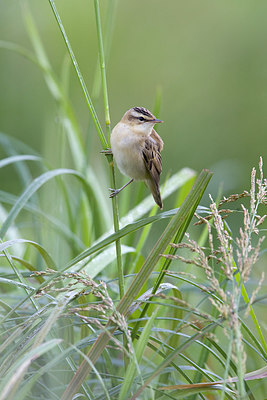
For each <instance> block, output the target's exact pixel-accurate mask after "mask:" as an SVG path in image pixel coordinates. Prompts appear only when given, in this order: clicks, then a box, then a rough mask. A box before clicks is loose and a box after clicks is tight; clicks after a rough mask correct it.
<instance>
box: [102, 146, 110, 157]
mask: <svg viewBox="0 0 267 400" xmlns="http://www.w3.org/2000/svg"><path fill="white" fill-rule="evenodd" d="M100 153H101V154H104V155H105V156H107V155H111V154H113V153H112V150H111V149H109V148H107V149H105V150H101V151H100Z"/></svg>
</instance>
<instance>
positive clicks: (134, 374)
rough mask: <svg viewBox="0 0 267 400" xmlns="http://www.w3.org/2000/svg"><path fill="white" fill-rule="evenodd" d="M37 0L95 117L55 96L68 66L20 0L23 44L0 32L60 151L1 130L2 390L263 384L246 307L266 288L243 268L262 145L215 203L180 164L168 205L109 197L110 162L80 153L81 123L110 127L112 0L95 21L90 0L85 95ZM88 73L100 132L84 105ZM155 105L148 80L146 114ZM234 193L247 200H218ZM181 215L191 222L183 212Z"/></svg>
mask: <svg viewBox="0 0 267 400" xmlns="http://www.w3.org/2000/svg"><path fill="white" fill-rule="evenodd" d="M49 4H50V6H51V10H52V12H53V15H54V17H55V20H56V22H57V26H58V28H59V30H60V32H61V34H62V36H63V39H64V43H65V45H66V49H67V52H68V56H69V57H70V60H71V62H72V64H73V67H74V71H75V74H76V77H77V78H78V80H79V83H80V87H81V89H82V93H83V95H84V97H85V100H86V105H87V107H88V110H89V112H90V115H91V118H92V123H93V125H90V127H89V128H88V132H87V136H88V137H84V136H83V134H82V130H83V129H82V127H81V126H80V125H79V122H78V117H77V115H76V111H75V109H74V107H73V106H72V102H71V101H70V99H69V96H68V90H67V87H68V86H69V84H70V82H69V81H68V76H69V74H68V73H67V71H66V69H65V68H68V66H67V67H65V66H64V67H63V69H62V70H63V75H64V77H60V78H58V77H57V74H56V73H55V71H54V70H53V67H52V63H51V62H50V61H49V57H48V54H47V53H46V50H45V46H44V45H43V38H42V35H40V33H39V29H38V28H37V24H36V22H35V18H34V17H33V16H32V14H31V11H30V8H29V7H28V6H25V7H23V13H24V20H25V26H26V28H27V31H28V34H29V38H30V41H31V43H32V46H33V51H34V52H33V53H32V52H31V51H29V50H27V49H26V48H23V47H21V46H18V45H16V44H14V43H10V42H7V41H1V42H0V46H1V48H2V49H5V50H6V49H7V50H9V51H12V52H15V53H16V54H18V55H19V56H23V57H26V58H27V59H28V60H29V61H30V62H32V63H34V64H35V65H37V66H38V68H39V71H40V76H41V75H42V76H43V78H44V80H45V82H46V85H47V88H48V90H49V93H50V95H51V97H52V98H53V99H54V100H55V102H56V104H57V107H58V121H59V126H60V129H59V130H58V131H57V132H53V133H52V135H51V137H52V140H51V144H50V147H49V152H50V153H53V154H55V157H56V155H58V154H59V157H58V158H57V160H56V162H51V159H46V157H42V156H41V155H39V154H36V152H35V151H34V150H32V149H31V148H29V146H26V145H25V144H24V143H23V141H19V140H15V139H12V138H11V137H10V136H8V135H6V134H4V133H1V134H0V145H1V150H2V151H3V153H4V154H5V156H4V158H3V159H2V160H1V161H0V170H1V172H2V176H8V172H9V170H10V169H11V167H12V168H13V169H14V172H15V188H14V191H15V194H14V193H10V192H9V191H8V190H1V191H0V200H1V205H0V221H1V228H0V239H1V242H0V253H1V256H0V273H1V276H0V284H1V299H0V309H1V315H0V327H1V331H0V335H1V336H0V337H1V340H0V400H5V399H9V400H10V399H18V400H19V399H27V400H28V399H30V400H31V399H32V400H35V399H65V400H66V399H74V398H79V397H81V398H86V399H95V400H100V399H120V400H123V399H125V400H126V399H133V400H134V399H137V398H138V399H149V400H151V399H178V398H187V397H188V398H190V399H197V398H201V399H205V398H212V399H218V398H221V399H223V398H227V399H245V398H247V397H249V398H250V399H257V400H258V399H263V396H264V393H265V391H266V385H264V382H263V380H264V379H265V378H266V368H265V363H266V357H267V355H266V353H267V346H266V342H265V339H264V332H263V329H262V327H261V325H260V323H259V321H261V317H262V314H263V312H262V309H261V306H262V304H264V301H266V296H265V297H264V296H260V293H259V290H260V286H261V285H262V283H263V282H262V279H263V278H262V279H261V277H260V276H259V275H260V273H259V272H257V273H254V270H253V269H252V266H253V268H255V266H258V268H259V269H260V268H262V266H263V262H262V260H263V258H264V257H265V253H264V252H261V251H260V245H261V244H262V241H263V239H259V240H257V241H256V239H255V237H259V238H261V237H262V232H263V223H264V217H263V216H262V206H263V205H264V204H265V203H266V180H264V178H263V165H262V160H261V161H260V166H259V170H260V175H259V178H258V179H256V178H255V174H256V171H255V170H253V172H252V179H251V189H250V192H244V193H243V194H241V195H233V196H232V197H231V196H230V197H228V198H227V199H225V198H224V199H222V200H221V201H220V202H219V203H218V205H216V204H215V202H213V200H211V205H210V207H204V206H200V205H199V203H200V201H201V199H202V196H203V193H204V191H205V189H206V187H207V185H208V183H209V180H210V178H211V175H212V174H211V173H210V172H209V171H207V170H203V171H202V172H201V173H200V174H199V175H198V176H196V173H195V172H194V171H192V170H190V169H188V168H184V169H182V170H180V171H178V172H175V173H174V174H172V175H171V176H170V177H169V178H168V179H166V181H165V182H163V183H162V198H163V199H164V200H166V203H165V204H168V205H170V209H168V210H166V208H165V211H163V212H158V209H157V207H156V206H154V203H153V199H152V197H151V195H149V196H148V197H146V198H143V197H144V196H143V195H142V189H140V191H139V193H137V194H136V195H135V196H132V198H131V199H130V198H129V197H127V196H128V195H127V193H126V194H125V193H124V194H123V193H122V194H121V195H120V196H119V199H117V198H116V197H115V198H113V199H112V201H111V200H110V199H109V198H108V191H107V187H108V182H109V185H110V186H111V187H115V184H116V182H115V170H114V165H113V160H112V156H111V155H108V156H107V157H106V159H107V166H108V168H109V173H107V171H106V170H105V167H104V166H103V164H105V163H106V160H105V157H104V156H103V155H101V154H99V160H98V162H97V163H94V162H93V161H92V160H91V159H89V163H88V154H89V153H88V143H89V141H90V143H94V142H93V141H94V139H93V138H94V137H98V139H99V142H100V144H101V146H102V148H103V149H105V148H106V147H107V146H108V143H109V137H110V111H109V102H108V81H107V78H106V70H105V62H106V58H107V53H108V52H109V48H110V43H111V38H110V37H111V33H112V31H113V24H114V14H115V9H116V1H114V2H110V3H109V7H108V13H107V19H106V21H105V24H104V26H105V27H106V30H105V32H103V33H102V26H101V18H100V8H99V1H98V0H95V1H94V7H95V18H96V29H97V40H98V49H99V55H100V57H99V58H100V69H99V68H98V69H97V72H96V74H95V80H94V90H93V93H94V95H93V99H94V102H93V101H92V98H91V97H90V95H89V91H88V89H87V87H86V83H85V80H84V78H83V75H82V73H81V69H80V67H79V65H78V62H77V59H76V56H75V55H74V52H73V50H72V47H71V44H70V40H69V38H68V36H67V33H66V31H65V28H64V25H63V23H62V21H61V18H60V15H59V13H58V11H57V9H56V6H55V3H54V1H53V0H49ZM103 38H104V40H103ZM1 51H2V50H1ZM66 65H68V64H66ZM101 85H102V89H103V101H104V114H105V125H106V135H105V134H104V130H103V128H102V127H101V124H100V118H99V117H98V114H99V113H101V108H98V107H97V106H96V105H97V103H98V97H99V95H100V87H101ZM160 109H161V92H160V91H158V93H157V95H156V99H155V114H156V115H158V114H160ZM94 130H95V132H94ZM95 133H96V134H95ZM94 151H95V149H94ZM189 151H190V149H189ZM58 165H60V167H58ZM108 176H109V177H108ZM136 185H137V184H136ZM128 193H129V192H128ZM245 197H248V198H249V199H250V207H249V206H246V207H245V206H244V205H242V206H241V209H239V210H235V209H232V211H231V213H230V211H229V210H228V209H226V210H225V209H222V206H223V205H225V204H228V203H232V202H237V201H240V199H242V201H243V198H245ZM245 200H246V199H245ZM111 203H112V206H111ZM234 204H235V203H234ZM177 207H179V208H177ZM234 211H235V212H234ZM195 212H196V213H197V214H195ZM231 214H232V215H231ZM122 215H123V216H122ZM194 215H196V216H197V218H198V221H199V222H200V223H202V225H201V226H200V227H196V226H192V223H191V222H192V220H193V218H194ZM222 216H223V218H222ZM240 216H241V218H238V217H240ZM224 217H227V219H226V220H225V219H224ZM232 217H237V218H236V219H234V218H232ZM226 221H227V222H226ZM236 225H238V229H235V227H236ZM232 226H233V228H232ZM188 230H190V235H192V236H193V237H194V239H191V236H190V237H189V236H188V235H186V240H185V242H183V241H184V237H185V234H186V232H187V231H188ZM236 231H240V235H239V236H238V237H237V238H236V236H235V233H234V232H236ZM185 267H186V268H185ZM259 282H260V283H259ZM248 315H250V319H248V317H247V316H248ZM203 381H204V382H203Z"/></svg>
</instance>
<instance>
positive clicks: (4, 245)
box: [0, 239, 56, 269]
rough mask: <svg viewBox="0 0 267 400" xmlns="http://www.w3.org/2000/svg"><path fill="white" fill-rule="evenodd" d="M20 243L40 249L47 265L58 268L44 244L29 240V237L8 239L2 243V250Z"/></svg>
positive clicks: (0, 247)
mask: <svg viewBox="0 0 267 400" xmlns="http://www.w3.org/2000/svg"><path fill="white" fill-rule="evenodd" d="M18 243H28V244H30V245H32V246H34V247H35V248H36V249H37V250H38V251H39V253H40V254H41V256H42V257H43V259H44V261H45V263H46V265H47V267H48V268H51V269H53V268H56V264H55V263H54V261H53V260H52V258H51V256H50V255H49V254H48V253H47V251H46V250H45V248H44V247H43V246H41V245H40V244H39V243H36V242H33V241H32V240H27V239H15V240H8V241H6V242H3V243H0V252H2V251H4V250H6V249H7V248H9V247H11V246H14V245H16V244H18Z"/></svg>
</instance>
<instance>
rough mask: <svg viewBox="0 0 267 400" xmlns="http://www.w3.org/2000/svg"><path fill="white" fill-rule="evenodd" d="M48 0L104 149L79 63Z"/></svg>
mask: <svg viewBox="0 0 267 400" xmlns="http://www.w3.org/2000/svg"><path fill="white" fill-rule="evenodd" d="M48 1H49V3H50V6H51V8H52V11H53V13H54V16H55V18H56V21H57V24H58V26H59V29H60V32H61V34H62V36H63V39H64V42H65V44H66V46H67V49H68V52H69V55H70V58H71V61H72V64H73V66H74V69H75V71H76V74H77V76H78V79H79V82H80V85H81V88H82V92H83V94H84V97H85V100H86V103H87V106H88V108H89V111H90V113H91V116H92V120H93V122H94V125H95V128H96V131H97V134H98V136H99V139H100V141H101V144H102V147H103V148H104V149H105V148H107V140H106V138H105V135H104V133H103V130H102V128H101V125H100V122H99V119H98V116H97V114H96V111H95V108H94V105H93V102H92V100H91V97H90V95H89V93H88V90H87V87H86V84H85V81H84V79H83V76H82V73H81V70H80V67H79V64H78V62H77V60H76V57H75V55H74V53H73V50H72V47H71V45H70V42H69V39H68V37H67V34H66V32H65V29H64V26H63V24H62V22H61V19H60V16H59V14H58V11H57V9H56V5H55V3H54V0H48Z"/></svg>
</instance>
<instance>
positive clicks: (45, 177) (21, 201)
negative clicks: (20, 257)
mask: <svg viewBox="0 0 267 400" xmlns="http://www.w3.org/2000/svg"><path fill="white" fill-rule="evenodd" d="M66 174H69V175H73V176H75V177H77V178H78V179H79V180H81V181H82V182H83V183H84V184H85V185H87V183H86V181H85V179H84V178H83V176H82V175H81V174H80V173H79V172H77V171H74V170H72V169H63V168H62V169H56V170H53V171H48V172H45V173H44V174H42V175H40V176H38V177H37V178H35V179H34V180H33V182H32V183H31V184H30V185H29V186H28V187H27V189H26V190H25V191H24V192H23V193H22V195H21V196H20V197H19V198H18V200H17V202H16V203H15V204H14V206H13V207H12V209H11V210H10V212H9V214H8V217H7V219H6V220H5V222H4V223H3V225H2V227H1V229H0V237H1V238H3V236H4V235H5V234H6V232H7V230H8V229H9V227H10V226H11V224H12V223H13V222H14V220H15V219H16V217H17V216H18V214H19V213H20V211H21V210H22V208H23V207H24V205H25V204H26V203H27V201H28V200H29V199H30V197H31V196H32V195H33V194H34V193H35V192H36V191H37V190H38V189H39V188H40V187H41V186H42V185H44V184H45V183H46V182H47V181H49V180H50V179H53V178H55V177H56V176H60V175H66Z"/></svg>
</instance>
